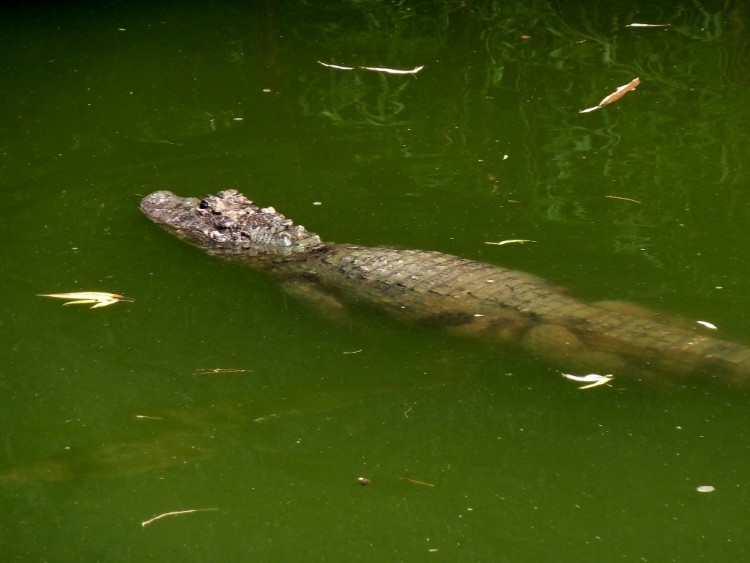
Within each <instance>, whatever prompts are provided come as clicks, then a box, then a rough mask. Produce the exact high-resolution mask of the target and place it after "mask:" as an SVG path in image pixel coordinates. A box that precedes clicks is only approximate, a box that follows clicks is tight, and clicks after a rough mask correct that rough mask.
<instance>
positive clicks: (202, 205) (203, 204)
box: [198, 199, 209, 209]
mask: <svg viewBox="0 0 750 563" xmlns="http://www.w3.org/2000/svg"><path fill="white" fill-rule="evenodd" d="M208 208H209V205H208V202H207V201H206V200H205V199H202V200H201V202H200V203H199V204H198V209H208Z"/></svg>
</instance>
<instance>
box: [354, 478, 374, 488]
mask: <svg viewBox="0 0 750 563" xmlns="http://www.w3.org/2000/svg"><path fill="white" fill-rule="evenodd" d="M357 483H359V484H360V485H362V486H363V487H364V486H366V485H369V484H370V483H372V481H370V480H369V479H368V478H367V477H357Z"/></svg>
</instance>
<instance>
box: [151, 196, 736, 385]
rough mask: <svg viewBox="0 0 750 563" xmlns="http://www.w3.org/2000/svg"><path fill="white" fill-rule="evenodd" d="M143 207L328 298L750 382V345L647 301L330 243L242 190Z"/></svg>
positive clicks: (653, 370)
mask: <svg viewBox="0 0 750 563" xmlns="http://www.w3.org/2000/svg"><path fill="white" fill-rule="evenodd" d="M141 209H142V211H143V212H144V213H145V214H146V216H147V217H149V218H150V219H151V220H152V221H154V222H156V223H157V224H159V225H161V226H162V227H164V228H165V229H166V230H168V231H170V232H172V233H173V234H175V235H176V236H178V237H179V238H181V239H183V240H185V241H187V242H189V243H191V244H193V245H195V246H197V247H199V248H201V249H203V250H204V251H206V252H208V253H209V254H212V255H216V256H220V257H223V258H226V259H230V260H233V261H238V262H241V263H244V264H247V265H249V266H252V267H255V268H258V269H261V270H264V271H267V272H269V273H270V274H272V275H274V276H276V277H278V278H280V279H281V280H283V281H285V282H286V283H288V284H289V285H290V286H292V287H297V288H300V287H301V288H304V289H305V292H306V293H311V290H314V292H315V293H316V294H317V295H318V296H319V297H320V299H321V300H333V299H336V300H337V301H338V300H343V301H345V302H357V303H362V304H369V305H375V306H377V307H378V308H381V309H384V310H386V311H387V312H389V313H390V314H392V315H394V316H396V317H399V318H402V319H404V320H409V321H413V322H419V323H424V324H428V325H432V326H438V327H441V328H443V329H445V330H447V331H449V332H453V333H456V334H463V335H471V336H479V337H483V338H486V339H489V340H493V341H499V342H503V343H508V344H513V345H520V346H521V347H522V348H523V349H525V350H526V351H528V352H529V353H531V354H533V355H535V356H539V357H542V358H544V359H546V360H549V361H553V362H555V363H556V364H558V365H559V366H560V367H562V368H563V369H566V370H568V371H572V370H584V371H595V372H597V373H608V374H610V373H611V374H615V375H620V374H622V375H638V376H643V375H646V374H648V375H653V376H659V374H661V376H686V375H698V376H703V377H707V378H712V379H717V380H721V381H722V382H725V383H727V384H732V385H740V386H748V385H750V348H747V347H745V346H742V345H739V344H735V343H732V342H728V341H725V340H720V339H717V338H714V337H712V336H708V335H706V334H703V333H701V332H700V330H699V329H698V328H697V327H696V328H695V329H693V328H692V327H691V328H686V327H681V326H679V325H675V324H670V323H668V322H664V321H662V320H661V319H660V317H659V315H658V314H657V313H653V312H651V311H647V310H645V309H640V308H638V307H636V306H628V305H624V304H619V305H618V304H613V303H586V302H584V301H581V300H578V299H575V298H573V297H571V296H569V295H568V294H566V293H565V292H564V291H562V290H560V289H558V288H557V287H555V286H553V285H551V284H550V283H548V282H546V281H545V280H543V279H541V278H539V277H536V276H533V275H530V274H526V273H523V272H519V271H514V270H508V269H505V268H502V267H499V266H494V265H490V264H485V263H481V262H476V261H472V260H467V259H464V258H460V257H457V256H451V255H448V254H443V253H440V252H431V251H421V250H401V249H394V248H385V247H362V246H354V245H346V244H328V243H324V242H322V241H321V240H320V237H318V235H316V234H314V233H311V232H309V231H307V230H306V229H305V228H304V227H302V226H300V225H294V224H293V223H292V221H290V220H289V219H287V218H286V217H284V216H283V215H281V214H280V213H278V212H277V211H275V210H274V209H273V208H270V207H269V208H263V209H262V208H260V207H258V206H256V205H255V204H253V203H252V202H251V201H250V200H248V199H247V198H246V197H245V196H243V195H242V194H240V193H239V192H237V191H235V190H226V191H223V192H220V193H218V194H217V195H215V196H207V197H205V198H203V199H196V198H182V197H178V196H176V195H174V194H172V193H170V192H165V191H161V192H155V193H153V194H151V195H149V196H146V197H145V198H144V199H143V201H142V202H141Z"/></svg>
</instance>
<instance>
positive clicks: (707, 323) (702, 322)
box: [695, 321, 719, 330]
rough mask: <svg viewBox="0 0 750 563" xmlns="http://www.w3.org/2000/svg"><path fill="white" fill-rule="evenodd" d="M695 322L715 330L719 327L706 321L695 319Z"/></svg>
mask: <svg viewBox="0 0 750 563" xmlns="http://www.w3.org/2000/svg"><path fill="white" fill-rule="evenodd" d="M695 322H696V323H698V324H699V325H703V326H705V327H706V328H710V329H711V330H716V329H718V328H719V327H717V326H716V325H715V324H713V323H710V322H708V321H695Z"/></svg>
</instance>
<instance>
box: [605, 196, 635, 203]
mask: <svg viewBox="0 0 750 563" xmlns="http://www.w3.org/2000/svg"><path fill="white" fill-rule="evenodd" d="M604 197H608V198H609V199H621V200H622V201H632V202H633V203H643V202H642V201H638V200H637V199H631V198H629V197H622V196H619V195H605V196H604Z"/></svg>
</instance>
